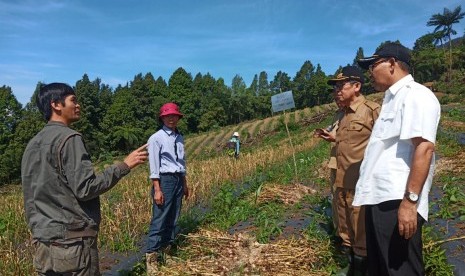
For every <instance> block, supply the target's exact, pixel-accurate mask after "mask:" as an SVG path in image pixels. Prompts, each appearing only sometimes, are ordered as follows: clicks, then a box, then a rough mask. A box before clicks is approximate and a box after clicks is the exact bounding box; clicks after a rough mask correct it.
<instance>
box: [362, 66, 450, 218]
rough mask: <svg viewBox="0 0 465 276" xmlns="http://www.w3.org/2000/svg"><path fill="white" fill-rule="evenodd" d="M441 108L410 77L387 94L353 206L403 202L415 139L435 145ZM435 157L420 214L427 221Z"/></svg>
mask: <svg viewBox="0 0 465 276" xmlns="http://www.w3.org/2000/svg"><path fill="white" fill-rule="evenodd" d="M440 113H441V107H440V105H439V101H438V100H437V98H436V96H435V95H434V94H433V93H432V92H431V91H430V90H429V89H428V88H426V87H425V86H423V85H420V84H418V83H416V82H415V81H414V80H413V78H412V76H411V75H407V76H405V77H404V78H402V79H400V80H399V81H398V82H396V83H395V84H394V85H392V86H391V87H390V88H389V89H388V90H387V91H386V93H385V95H384V100H383V105H382V107H381V113H380V114H379V118H378V120H377V121H376V123H375V125H374V127H373V132H372V134H371V137H370V141H369V142H368V145H367V148H366V150H365V157H364V159H363V162H362V165H361V167H360V178H359V180H358V182H357V185H356V190H355V198H354V201H353V205H354V206H361V205H373V204H379V203H382V202H385V201H390V200H397V199H402V198H403V197H404V194H405V192H406V187H407V180H408V176H409V173H410V167H411V165H412V159H413V150H414V147H413V144H412V142H411V139H412V138H415V137H422V138H423V139H426V140H428V141H430V142H432V143H435V142H436V132H437V128H438V124H439V118H440ZM433 171H434V156H433V159H432V161H431V165H430V169H429V173H428V177H427V179H426V182H425V184H424V186H423V189H422V191H421V194H420V197H419V200H418V205H417V210H418V213H419V214H420V215H421V216H422V217H423V218H424V219H425V220H428V193H429V191H430V188H431V184H432V180H433Z"/></svg>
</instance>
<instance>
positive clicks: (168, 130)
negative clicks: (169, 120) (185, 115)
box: [163, 125, 177, 136]
mask: <svg viewBox="0 0 465 276" xmlns="http://www.w3.org/2000/svg"><path fill="white" fill-rule="evenodd" d="M163 130H164V131H165V132H166V134H168V135H169V136H171V135H172V134H173V133H174V134H176V133H177V131H173V130H172V129H171V128H169V127H167V126H165V125H163Z"/></svg>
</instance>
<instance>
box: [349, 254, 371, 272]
mask: <svg viewBox="0 0 465 276" xmlns="http://www.w3.org/2000/svg"><path fill="white" fill-rule="evenodd" d="M352 261H353V276H366V275H367V268H368V267H367V265H368V263H367V257H363V256H358V255H354V256H353V260H352Z"/></svg>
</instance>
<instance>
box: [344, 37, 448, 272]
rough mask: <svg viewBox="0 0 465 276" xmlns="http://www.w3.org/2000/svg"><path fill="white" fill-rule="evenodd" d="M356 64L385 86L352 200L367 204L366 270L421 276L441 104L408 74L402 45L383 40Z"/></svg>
mask: <svg viewBox="0 0 465 276" xmlns="http://www.w3.org/2000/svg"><path fill="white" fill-rule="evenodd" d="M358 63H359V65H360V66H361V67H362V68H364V69H369V71H370V76H371V82H372V84H373V86H374V88H375V89H376V90H377V91H386V92H385V96H384V100H383V105H382V107H381V113H380V114H379V118H378V120H377V122H376V124H375V126H374V128H373V131H372V134H371V137H370V141H369V142H368V146H367V148H366V151H365V157H364V160H363V162H362V165H361V168H360V178H359V180H358V182H357V185H356V192H355V198H354V201H353V205H354V206H361V205H364V206H365V207H366V209H365V210H366V213H365V217H366V232H367V233H366V238H367V253H368V263H369V268H368V271H369V275H424V274H425V271H424V265H423V256H422V240H421V229H422V226H423V223H424V222H425V221H426V220H427V219H428V193H429V190H430V188H431V183H432V177H433V171H434V144H435V141H436V132H437V127H438V124H439V118H440V105H439V102H438V100H437V98H436V97H435V95H434V94H433V93H432V92H431V91H430V90H429V89H428V88H426V87H424V86H423V85H420V84H418V83H417V82H415V81H414V80H413V78H412V76H411V75H410V74H409V67H410V52H409V50H408V49H407V48H405V47H404V46H402V45H401V44H399V43H386V44H384V45H382V46H381V47H379V49H377V50H376V52H375V54H374V55H373V56H371V57H368V58H363V59H360V60H359V61H358Z"/></svg>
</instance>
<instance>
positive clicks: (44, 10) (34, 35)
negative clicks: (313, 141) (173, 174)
mask: <svg viewBox="0 0 465 276" xmlns="http://www.w3.org/2000/svg"><path fill="white" fill-rule="evenodd" d="M461 4H462V0H390V1H385V0H360V1H358V0H352V1H348V0H339V1H337V0H228V1H223V0H203V1H202V0H163V1H162V0H139V1H125V0H74V1H71V0H40V1H38V0H0V86H3V85H6V86H9V87H11V89H12V91H13V94H14V95H15V97H16V99H17V100H18V101H19V102H20V103H22V104H23V106H24V105H25V104H26V103H28V102H29V101H30V98H31V96H32V94H33V92H34V90H35V87H36V85H37V83H38V82H43V83H50V82H65V83H68V84H70V85H72V86H74V85H75V84H76V82H77V81H78V80H80V79H82V77H83V75H84V74H87V75H88V76H89V79H90V80H91V81H93V80H95V79H96V78H100V79H101V81H102V82H103V83H104V84H108V85H110V86H111V87H113V88H115V87H116V86H118V84H121V85H125V84H126V83H128V82H130V81H132V80H133V79H134V76H135V75H137V74H139V73H142V74H144V75H145V74H146V73H149V72H150V73H152V75H153V76H154V77H155V78H157V77H158V76H161V77H163V79H165V81H166V82H168V80H169V78H170V76H171V75H172V74H173V72H174V71H175V70H176V69H178V68H179V67H182V68H184V70H186V71H187V72H188V73H190V74H191V75H192V77H195V75H197V74H198V73H201V74H207V73H209V74H210V75H212V76H213V77H214V78H215V79H218V78H220V77H221V78H223V79H224V81H225V83H226V84H227V85H231V81H232V79H233V77H234V76H235V75H237V74H238V75H240V76H241V77H242V78H243V79H244V81H245V83H246V85H247V86H249V85H250V83H251V81H252V79H253V77H254V75H255V74H257V75H258V74H260V72H262V71H265V72H267V74H268V80H269V81H271V80H273V78H274V76H275V75H276V73H277V72H278V71H282V72H285V73H287V74H288V75H289V76H290V77H291V78H293V77H294V76H295V74H296V73H297V71H298V70H299V69H300V67H301V66H302V65H303V63H304V62H305V61H307V60H309V61H311V62H312V64H313V65H315V66H316V65H317V64H320V66H321V68H322V70H323V71H324V72H325V73H326V74H327V75H330V74H334V73H335V71H336V70H337V69H338V68H339V66H341V65H342V66H344V65H347V64H351V63H352V62H353V60H354V58H355V55H356V52H357V50H358V48H359V47H362V48H363V51H364V54H365V56H371V55H372V54H373V53H374V51H375V50H376V48H377V47H378V46H379V45H380V43H382V42H384V41H386V40H391V41H395V40H399V41H400V42H401V43H402V44H404V45H405V46H407V47H409V48H412V47H413V45H414V43H415V40H416V39H417V38H419V37H420V36H422V35H424V34H427V33H429V32H433V30H434V28H433V27H428V26H426V23H427V21H428V20H429V19H430V17H431V16H432V15H433V14H436V13H442V12H443V9H444V8H448V9H454V8H455V7H457V6H459V5H461ZM462 11H465V6H463V7H462ZM454 29H455V30H456V31H457V32H458V35H457V36H454V37H458V36H462V35H463V34H464V31H465V19H462V22H460V23H459V24H456V25H454Z"/></svg>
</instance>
